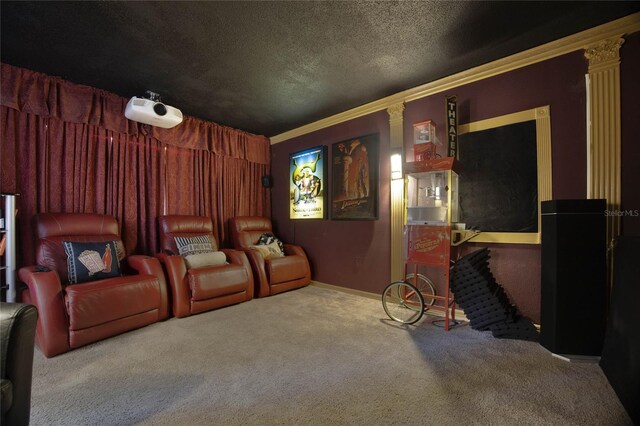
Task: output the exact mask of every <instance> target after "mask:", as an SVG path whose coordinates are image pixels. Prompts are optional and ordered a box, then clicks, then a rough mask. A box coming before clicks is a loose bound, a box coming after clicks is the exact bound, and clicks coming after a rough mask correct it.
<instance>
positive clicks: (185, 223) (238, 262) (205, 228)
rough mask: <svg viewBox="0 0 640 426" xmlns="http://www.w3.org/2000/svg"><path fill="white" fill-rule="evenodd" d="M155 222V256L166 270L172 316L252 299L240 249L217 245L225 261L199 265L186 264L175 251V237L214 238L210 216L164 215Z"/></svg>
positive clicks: (248, 271)
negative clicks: (157, 242) (158, 250)
mask: <svg viewBox="0 0 640 426" xmlns="http://www.w3.org/2000/svg"><path fill="white" fill-rule="evenodd" d="M158 223H159V228H160V247H161V249H162V250H163V253H160V254H158V255H157V256H158V258H159V259H160V261H161V262H162V264H163V265H164V267H165V269H166V271H167V277H168V280H169V285H170V287H171V297H172V307H173V315H174V316H176V317H178V318H183V317H187V316H189V315H193V314H197V313H201V312H205V311H210V310H212V309H216V308H221V307H223V306H228V305H233V304H236V303H240V302H245V301H248V300H251V299H253V275H252V273H251V266H250V265H249V261H248V260H247V256H245V254H244V253H243V252H242V251H238V250H232V249H221V250H220V249H218V250H219V251H222V252H223V253H224V254H225V256H226V261H227V262H228V264H226V265H219V266H205V267H200V268H189V267H188V266H187V263H186V262H185V258H184V257H183V256H180V255H178V248H177V245H176V240H175V237H194V236H202V235H208V236H209V239H210V240H211V241H212V242H215V237H214V236H213V224H212V222H211V219H210V218H208V217H203V216H187V215H167V216H161V217H159V218H158ZM214 250H216V249H214Z"/></svg>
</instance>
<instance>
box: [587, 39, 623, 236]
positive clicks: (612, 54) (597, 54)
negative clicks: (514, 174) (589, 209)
mask: <svg viewBox="0 0 640 426" xmlns="http://www.w3.org/2000/svg"><path fill="white" fill-rule="evenodd" d="M622 43H624V39H623V38H622V36H619V37H614V38H611V39H607V40H602V41H600V42H598V43H596V44H595V45H592V46H589V47H588V48H587V49H585V53H584V55H585V57H586V58H587V59H588V60H589V79H588V81H589V99H590V100H589V105H588V106H587V108H588V113H589V117H588V120H589V121H590V123H588V124H589V132H588V137H589V146H588V148H589V149H588V152H587V157H588V159H587V161H588V164H587V175H588V176H587V198H604V199H606V200H607V209H608V210H620V209H621V201H622V200H621V191H620V145H621V138H620V46H622ZM619 235H620V218H619V217H617V216H616V215H608V216H607V241H608V244H609V245H611V244H612V242H613V241H614V239H615V238H616V237H618V236H619Z"/></svg>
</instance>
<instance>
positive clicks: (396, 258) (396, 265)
mask: <svg viewBox="0 0 640 426" xmlns="http://www.w3.org/2000/svg"><path fill="white" fill-rule="evenodd" d="M387 112H388V113H389V130H390V132H389V134H390V139H391V140H390V148H391V152H392V153H393V152H398V153H402V158H403V161H404V153H403V152H402V151H403V147H404V136H403V134H404V132H403V125H404V103H402V102H401V103H398V104H395V105H391V106H390V107H389V108H387ZM387 161H388V160H387ZM390 186H391V191H390V192H391V219H390V220H391V277H390V278H391V281H397V280H401V279H403V277H404V263H403V259H402V229H403V225H404V223H403V222H404V221H403V215H404V203H403V200H404V179H396V180H391V183H390Z"/></svg>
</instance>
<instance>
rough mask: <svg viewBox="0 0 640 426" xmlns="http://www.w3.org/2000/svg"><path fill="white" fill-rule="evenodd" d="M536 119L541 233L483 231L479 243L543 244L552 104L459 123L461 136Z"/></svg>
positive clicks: (549, 193) (550, 189) (548, 196)
mask: <svg viewBox="0 0 640 426" xmlns="http://www.w3.org/2000/svg"><path fill="white" fill-rule="evenodd" d="M532 120H535V122H536V153H537V161H538V232H535V233H534V232H482V233H481V234H479V235H478V236H476V237H474V238H473V242H474V243H475V242H478V243H515V244H540V236H541V230H542V216H541V215H540V211H541V208H542V202H543V201H546V200H550V199H551V198H552V194H553V186H552V167H551V164H552V163H551V161H552V157H551V112H550V107H549V105H546V106H543V107H539V108H534V109H529V110H526V111H520V112H515V113H513V114H506V115H501V116H499V117H494V118H489V119H486V120H480V121H475V122H473V123H467V124H461V125H459V126H458V135H463V134H465V133H470V132H478V131H481V130H487V129H493V128H495V127H501V126H507V125H509V124H516V123H522V122H524V121H532Z"/></svg>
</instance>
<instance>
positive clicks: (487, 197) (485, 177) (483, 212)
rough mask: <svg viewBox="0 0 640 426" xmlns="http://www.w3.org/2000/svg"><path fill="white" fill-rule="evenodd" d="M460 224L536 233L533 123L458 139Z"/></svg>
mask: <svg viewBox="0 0 640 426" xmlns="http://www.w3.org/2000/svg"><path fill="white" fill-rule="evenodd" d="M458 160H459V162H460V166H461V172H460V174H459V184H458V185H459V191H460V194H459V196H460V198H459V201H460V221H461V222H464V223H466V225H467V228H473V229H478V230H481V231H483V232H533V233H535V232H538V183H537V182H538V173H537V155H536V122H535V120H531V121H525V122H522V123H515V124H509V125H506V126H502V127H496V128H493V129H488V130H481V131H476V132H471V133H466V134H462V135H460V136H459V145H458Z"/></svg>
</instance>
